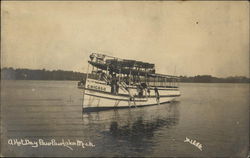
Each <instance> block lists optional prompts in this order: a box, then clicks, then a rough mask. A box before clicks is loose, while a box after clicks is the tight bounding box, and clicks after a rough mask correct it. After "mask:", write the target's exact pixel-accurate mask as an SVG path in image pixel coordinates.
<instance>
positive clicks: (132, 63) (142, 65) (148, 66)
mask: <svg viewBox="0 0 250 158" xmlns="http://www.w3.org/2000/svg"><path fill="white" fill-rule="evenodd" d="M106 63H107V64H108V65H113V66H117V67H128V68H133V67H136V68H145V69H153V68H154V67H155V64H151V63H147V62H142V61H136V60H126V59H123V60H118V59H107V60H106Z"/></svg>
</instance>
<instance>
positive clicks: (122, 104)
mask: <svg viewBox="0 0 250 158" xmlns="http://www.w3.org/2000/svg"><path fill="white" fill-rule="evenodd" d="M148 88H149V89H150V93H148V92H147V91H146V90H144V91H143V96H141V97H139V96H138V94H137V90H136V87H130V92H131V93H132V94H133V96H134V97H132V98H131V95H129V93H128V91H127V90H124V89H122V88H121V89H120V90H119V93H118V94H114V93H111V88H110V85H107V84H104V83H102V82H100V81H97V80H93V79H88V80H87V83H86V85H85V88H83V87H82V89H83V93H84V98H83V99H84V100H83V109H90V108H92V109H93V108H99V109H110V108H128V107H142V106H149V105H158V104H162V103H166V102H171V101H173V100H175V98H176V97H179V96H180V91H179V89H178V88H177V87H172V88H169V87H168V88H166V87H157V89H158V93H159V97H156V96H157V94H156V92H155V90H154V87H148Z"/></svg>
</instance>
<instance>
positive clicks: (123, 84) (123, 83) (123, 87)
mask: <svg viewBox="0 0 250 158" xmlns="http://www.w3.org/2000/svg"><path fill="white" fill-rule="evenodd" d="M120 85H121V89H122V90H123V91H126V92H127V91H128V90H127V87H128V85H127V84H126V83H125V82H124V81H121V82H120Z"/></svg>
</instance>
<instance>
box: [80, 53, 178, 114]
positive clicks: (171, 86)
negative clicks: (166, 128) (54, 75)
mask: <svg viewBox="0 0 250 158" xmlns="http://www.w3.org/2000/svg"><path fill="white" fill-rule="evenodd" d="M90 66H91V67H92V68H91V71H90V72H89V67H90ZM178 81H179V79H178V77H176V76H171V75H163V74H157V73H155V65H154V64H152V63H147V62H141V61H136V60H127V59H120V58H116V57H112V56H108V55H104V54H98V53H92V54H91V55H90V60H89V61H88V72H87V76H86V79H83V80H82V81H80V82H78V88H79V89H82V90H83V103H82V105H83V111H92V110H97V109H98V110H105V109H112V108H133V107H143V106H150V105H159V104H163V103H167V102H171V101H173V100H175V99H176V98H177V97H179V96H180V91H179V88H178Z"/></svg>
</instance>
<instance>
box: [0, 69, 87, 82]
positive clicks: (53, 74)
mask: <svg viewBox="0 0 250 158" xmlns="http://www.w3.org/2000/svg"><path fill="white" fill-rule="evenodd" d="M85 76H86V74H84V73H80V72H73V71H62V70H53V71H50V70H45V69H42V70H31V69H13V68H3V69H1V79H3V80H75V81H77V80H82V79H83V78H85Z"/></svg>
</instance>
